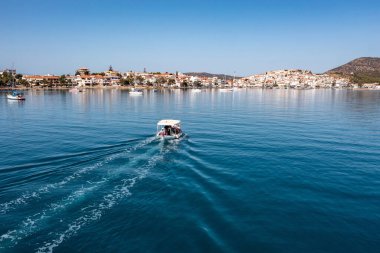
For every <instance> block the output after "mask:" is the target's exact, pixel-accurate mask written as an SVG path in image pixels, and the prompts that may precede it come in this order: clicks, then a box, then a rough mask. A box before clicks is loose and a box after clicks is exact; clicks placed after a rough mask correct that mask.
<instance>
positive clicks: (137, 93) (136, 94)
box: [129, 91, 143, 96]
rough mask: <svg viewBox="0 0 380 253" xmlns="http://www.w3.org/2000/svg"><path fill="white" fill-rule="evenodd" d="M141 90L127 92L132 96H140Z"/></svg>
mask: <svg viewBox="0 0 380 253" xmlns="http://www.w3.org/2000/svg"><path fill="white" fill-rule="evenodd" d="M142 94H143V93H142V92H140V91H130V92H129V95H132V96H142Z"/></svg>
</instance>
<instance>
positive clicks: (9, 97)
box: [7, 95, 25, 100]
mask: <svg viewBox="0 0 380 253" xmlns="http://www.w3.org/2000/svg"><path fill="white" fill-rule="evenodd" d="M7 98H8V99H9V100H25V97H23V96H13V95H7Z"/></svg>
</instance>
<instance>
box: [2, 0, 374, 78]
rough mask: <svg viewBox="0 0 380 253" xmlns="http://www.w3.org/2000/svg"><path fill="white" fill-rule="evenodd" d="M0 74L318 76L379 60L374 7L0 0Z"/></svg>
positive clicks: (310, 1) (337, 1) (324, 0)
mask: <svg viewBox="0 0 380 253" xmlns="http://www.w3.org/2000/svg"><path fill="white" fill-rule="evenodd" d="M0 24H1V27H2V33H1V37H0V69H3V68H7V67H10V66H12V64H13V63H14V65H15V67H16V68H17V69H18V72H22V73H39V74H47V73H51V74H63V73H74V71H75V69H76V68H78V67H82V66H86V67H89V68H90V69H91V71H102V70H105V69H106V68H107V67H108V66H109V65H110V64H112V66H114V69H117V70H119V71H128V70H143V68H144V67H146V68H147V70H148V71H176V70H178V71H181V72H187V71H207V72H211V73H229V74H232V73H233V72H234V71H236V74H237V75H243V76H244V75H249V74H254V73H261V72H264V71H267V70H273V69H283V68H302V69H310V70H312V71H313V72H323V71H326V70H328V69H330V68H333V67H335V66H338V65H341V64H343V63H346V62H348V61H350V60H352V59H354V58H357V57H361V56H376V57H378V56H380V1H379V0H361V1H359V0H355V1H353V0H345V1H343V0H329V1H328V0H319V1H317V0H293V1H290V0H288V1H286V0H283V1H279V0H265V1H264V0H261V1H254V0H252V1H238V0H235V1H226V0H218V1H217V0H215V1H205V0H203V1H180V0H178V1H174V0H162V1H158V0H156V1H148V0H126V1H122V0H107V1H106V0H103V1H97V0H91V1H89V0H88V1H87V0H81V1H73V0H62V1H55V0H39V1H38V0H24V1H21V0H7V1H2V2H1V7H0Z"/></svg>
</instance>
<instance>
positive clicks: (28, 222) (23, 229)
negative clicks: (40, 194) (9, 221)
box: [0, 181, 104, 248]
mask: <svg viewBox="0 0 380 253" xmlns="http://www.w3.org/2000/svg"><path fill="white" fill-rule="evenodd" d="M101 182H104V181H100V182H99V183H101ZM94 188H96V185H93V186H91V187H88V188H83V187H82V188H81V189H79V190H77V191H75V192H73V193H72V194H70V195H69V196H67V197H66V198H64V199H63V200H62V201H60V202H57V203H52V204H50V206H49V208H47V209H44V210H42V211H41V212H39V213H36V214H34V215H32V216H29V217H27V218H26V219H24V220H23V221H22V222H21V225H20V228H18V229H14V230H9V231H8V232H7V233H5V234H3V235H1V236H0V243H6V244H7V245H6V246H7V247H12V246H14V245H16V244H17V243H18V241H20V240H22V239H23V238H25V237H27V236H29V235H31V234H33V233H35V232H36V231H38V230H39V229H38V226H39V225H40V224H41V223H42V222H43V221H44V220H45V219H47V218H49V217H51V216H52V215H53V214H54V213H56V212H58V211H60V210H62V209H64V208H66V207H67V206H68V205H70V204H72V203H74V202H75V201H76V200H78V199H79V198H80V197H82V196H83V195H85V194H86V193H87V192H89V191H91V190H93V189H94ZM4 247H5V245H0V248H4Z"/></svg>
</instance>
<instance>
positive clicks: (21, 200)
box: [0, 137, 155, 214]
mask: <svg viewBox="0 0 380 253" xmlns="http://www.w3.org/2000/svg"><path fill="white" fill-rule="evenodd" d="M154 140H155V139H154V138H152V137H150V138H147V139H145V140H144V141H142V142H140V143H138V144H136V145H135V146H132V147H129V148H127V149H126V150H125V151H123V152H121V153H117V154H113V155H110V156H108V157H106V158H105V159H104V160H102V161H100V162H97V163H95V164H94V165H91V166H88V167H85V168H82V169H79V170H78V171H76V172H74V173H73V174H71V175H69V176H66V177H65V178H63V179H62V180H61V181H59V182H55V183H49V184H47V185H44V186H41V187H40V188H38V189H37V190H35V191H33V192H24V193H22V194H21V195H20V196H19V197H17V198H16V199H13V200H10V201H8V202H4V203H1V204H0V214H6V213H8V212H9V211H10V210H13V209H16V208H17V207H18V206H22V205H27V204H28V203H29V202H30V201H32V200H33V199H37V198H40V197H41V195H44V194H47V193H49V192H51V191H52V190H53V189H57V188H61V187H63V186H65V185H66V184H68V183H70V182H71V181H74V180H75V179H77V178H79V177H81V176H83V175H85V174H87V173H89V172H91V171H93V170H96V169H98V168H100V167H102V166H104V165H106V164H108V163H109V162H111V161H113V160H115V159H116V158H119V157H121V156H123V155H125V154H126V153H130V152H133V151H135V150H138V149H140V148H142V147H144V146H146V145H148V144H150V143H152V142H153V141H154Z"/></svg>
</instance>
